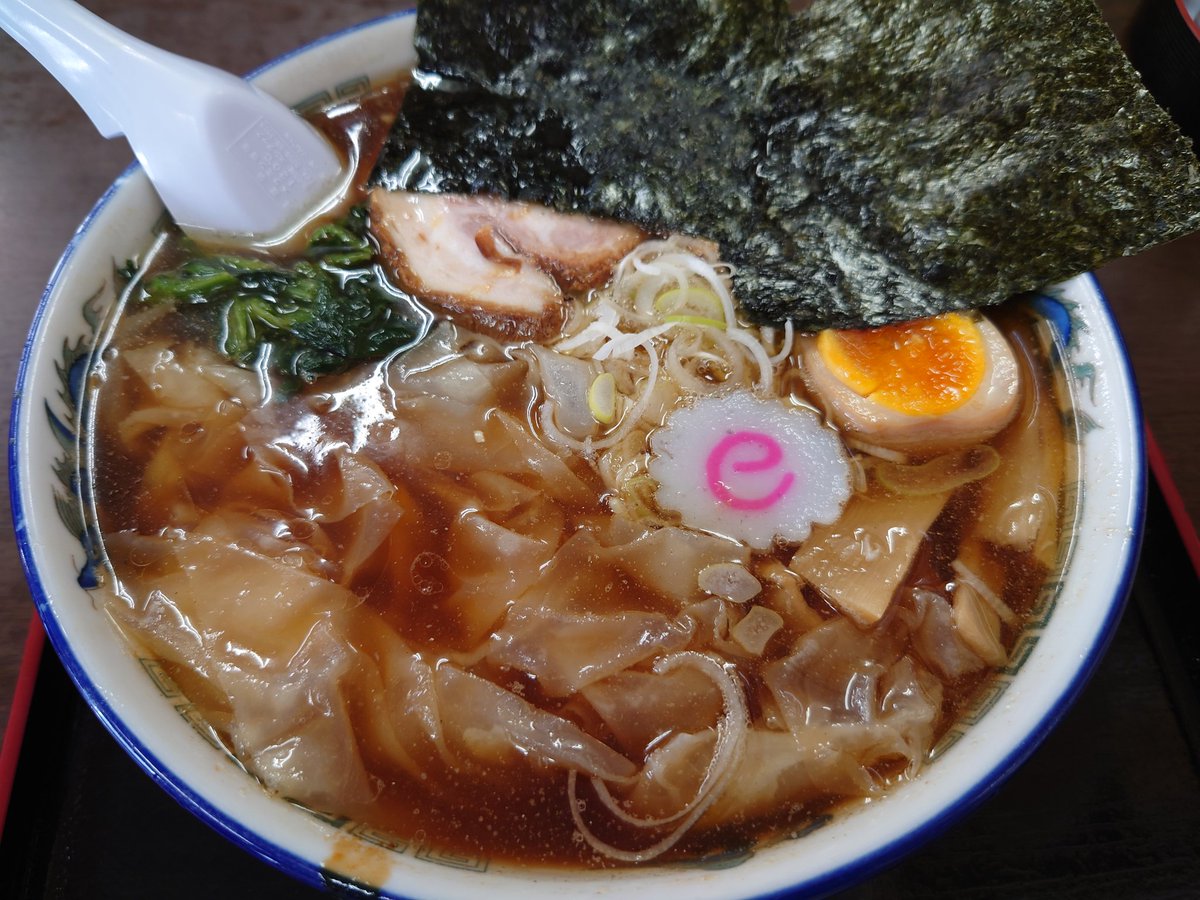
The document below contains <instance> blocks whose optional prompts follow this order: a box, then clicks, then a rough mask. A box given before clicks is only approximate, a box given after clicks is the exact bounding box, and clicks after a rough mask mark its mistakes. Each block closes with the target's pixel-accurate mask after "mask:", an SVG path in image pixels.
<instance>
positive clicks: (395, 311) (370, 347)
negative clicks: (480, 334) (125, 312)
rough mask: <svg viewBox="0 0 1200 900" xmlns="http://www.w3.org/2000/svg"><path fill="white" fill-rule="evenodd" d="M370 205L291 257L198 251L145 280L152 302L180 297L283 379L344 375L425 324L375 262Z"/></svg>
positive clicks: (246, 358)
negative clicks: (369, 226) (282, 259)
mask: <svg viewBox="0 0 1200 900" xmlns="http://www.w3.org/2000/svg"><path fill="white" fill-rule="evenodd" d="M366 231H367V225H366V211H365V210H364V209H363V208H362V207H356V208H355V209H354V210H353V211H352V212H351V213H350V214H349V215H348V216H347V217H346V218H345V219H343V220H342V221H340V222H334V223H330V224H327V225H323V226H321V227H320V228H318V229H317V230H316V231H315V232H314V233H313V235H312V237H311V238H310V239H309V243H308V246H307V248H306V249H305V251H304V253H303V254H302V255H301V258H300V259H299V260H298V261H296V262H294V263H291V264H281V263H278V262H275V261H272V260H266V259H259V258H257V257H252V256H241V255H230V254H216V255H210V256H194V257H193V258H191V259H188V260H187V261H185V262H184V263H182V264H181V265H179V266H177V267H175V268H173V269H170V270H168V271H164V272H159V273H157V274H155V275H153V276H151V277H150V278H148V279H146V281H145V282H144V283H143V284H142V286H141V292H140V297H141V301H142V302H145V303H166V302H173V303H175V304H176V305H177V307H178V308H179V309H180V310H182V311H183V312H185V314H187V313H189V312H191V314H193V315H199V316H203V317H206V318H207V320H208V321H207V324H208V326H209V327H210V328H211V329H212V331H213V333H215V334H216V336H217V339H216V345H217V349H218V350H220V351H221V352H222V353H223V354H225V355H226V356H227V357H229V359H231V360H232V361H234V362H236V363H237V364H238V365H240V366H245V367H265V368H267V369H269V370H270V371H271V372H273V373H274V374H275V375H277V376H278V377H280V378H281V380H282V381H283V383H284V384H285V386H288V387H294V386H296V385H297V384H299V383H302V382H303V383H308V382H312V381H314V380H316V379H317V378H319V377H320V376H322V375H329V374H335V373H338V372H343V371H345V370H346V369H349V368H350V367H352V366H354V365H355V364H357V363H360V362H366V361H369V360H374V359H380V358H382V357H385V356H387V355H389V354H391V353H393V352H396V351H398V350H401V349H405V348H407V347H409V346H411V345H412V344H413V343H414V341H415V340H416V339H417V337H418V336H419V333H420V330H421V328H420V323H419V322H417V321H414V318H413V317H412V316H411V315H410V314H408V313H407V311H406V310H405V309H404V304H403V302H402V298H401V297H399V296H398V295H397V294H396V292H395V290H394V289H393V288H390V287H389V286H387V283H386V281H385V280H384V278H383V276H382V274H381V273H380V271H379V270H378V268H377V267H376V266H375V265H374V263H373V251H372V248H371V244H370V242H369V240H368V239H367V234H366Z"/></svg>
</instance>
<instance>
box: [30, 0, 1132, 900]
mask: <svg viewBox="0 0 1200 900" xmlns="http://www.w3.org/2000/svg"><path fill="white" fill-rule="evenodd" d="M414 12H415V10H412V9H406V10H400V11H398V12H394V13H390V14H388V15H384V16H380V17H376V18H373V19H369V20H367V21H364V22H361V23H359V24H357V25H352V26H350V27H348V28H345V29H342V30H340V31H337V32H334V33H331V34H329V35H325V36H323V37H321V38H318V39H317V40H314V41H312V42H310V43H308V44H305V45H303V46H301V47H298V48H296V49H295V50H292V51H290V52H288V53H285V54H283V55H282V56H279V57H277V58H275V59H273V60H271V61H270V62H268V63H266V64H264V65H262V66H260V67H258V68H256V69H254V70H253V71H252V72H250V73H249V74H248V75H247V76H246V77H247V78H254V77H257V76H259V75H261V74H263V73H265V72H267V71H269V70H271V69H274V68H275V67H276V66H279V65H280V64H282V63H284V62H287V61H288V60H290V59H292V58H293V57H295V56H298V55H300V54H303V53H307V52H309V51H311V50H313V49H314V48H316V47H319V46H321V45H322V44H325V43H328V42H330V41H335V40H339V39H341V38H344V37H346V36H348V35H351V34H353V33H355V32H358V31H360V30H364V29H370V28H374V27H377V26H378V25H380V24H382V23H384V22H389V21H392V20H395V19H400V18H404V17H406V16H411V15H413V14H414ZM139 168H140V167H139V165H138V164H137V163H133V164H131V165H130V166H129V167H128V168H127V169H126V170H125V171H124V172H122V173H121V175H120V176H118V178H117V179H116V180H115V181H114V182H113V184H112V185H111V186H110V187H109V188H108V190H106V191H105V193H104V194H103V196H101V198H100V199H99V200H98V201H97V202H96V204H95V205H94V206H93V207H92V209H91V210H90V211H89V212H88V214H87V216H86V217H85V218H84V220H83V222H82V223H81V224H80V225H79V227H78V228H77V229H76V231H75V233H74V235H73V236H72V238H71V240H70V242H69V243H68V244H67V247H66V249H65V250H64V252H63V254H62V256H61V257H60V258H59V260H58V263H57V264H56V265H55V267H54V270H53V272H52V273H51V276H50V280H49V282H48V284H47V287H46V289H45V291H44V292H43V294H42V298H41V301H40V302H39V304H38V308H37V310H36V312H35V314H34V319H33V322H32V324H31V326H30V331H29V336H28V337H27V339H26V341H25V346H24V348H23V350H22V354H21V359H20V363H19V367H18V371H17V381H16V390H15V393H14V397H13V404H12V416H11V420H10V427H9V460H8V474H9V484H10V488H11V490H10V497H11V504H12V518H13V530H14V534H15V537H16V542H17V548H18V552H19V555H20V558H21V562H22V566H23V568H24V570H25V577H26V580H27V582H28V583H29V587H30V591H31V593H32V594H33V598H34V604H35V606H36V609H37V611H38V614H39V616H40V617H41V620H42V623H43V626H44V627H45V629H46V634H47V636H48V638H49V640H50V644H51V646H52V647H53V648H54V650H55V652H56V653H57V654H58V657H59V659H60V660H62V663H63V666H64V668H65V669H66V671H67V673H68V675H69V676H70V678H71V680H72V681H73V682H74V683H75V686H76V688H77V689H78V690H79V692H80V693H81V694H82V695H83V697H84V700H85V702H86V703H87V704H88V706H89V707H91V709H92V710H93V711H94V712H95V714H96V716H97V717H98V718H99V720H100V722H101V723H102V724H103V726H104V727H105V728H106V729H107V730H108V731H109V733H111V734H112V736H113V737H114V738H115V739H116V741H117V743H118V744H120V745H121V747H122V748H124V750H125V751H126V752H127V753H128V754H129V755H130V757H131V758H133V760H134V761H135V762H136V763H137V764H138V766H140V767H141V768H142V769H143V770H144V771H145V772H146V773H147V774H148V775H149V776H150V777H151V778H152V779H153V780H154V781H155V782H157V783H158V784H159V785H160V786H161V787H162V788H163V789H164V790H165V791H166V792H167V793H168V794H169V795H170V796H171V797H172V798H173V799H174V800H175V801H176V802H178V803H179V804H180V805H181V806H183V807H184V808H185V809H187V810H188V811H189V812H190V813H192V814H193V815H195V816H196V817H197V818H198V819H200V820H201V821H203V822H204V823H205V824H207V825H208V826H210V827H211V828H213V829H214V830H216V831H217V832H218V833H220V834H222V835H224V836H225V837H226V838H227V839H229V840H231V841H232V842H233V843H234V844H236V845H238V846H239V847H241V848H242V849H243V850H246V851H247V852H249V853H251V854H252V855H253V856H255V857H257V858H259V859H261V860H263V861H264V862H266V863H268V864H270V865H271V866H273V867H275V868H277V869H279V870H280V871H282V872H284V873H286V874H288V875H290V876H292V877H294V878H296V879H298V880H299V881H301V882H304V883H306V884H309V885H311V886H315V887H321V888H324V887H328V881H327V877H328V876H329V875H331V874H332V873H326V872H325V870H324V869H323V868H322V867H320V866H319V865H316V864H314V863H313V862H311V861H309V860H307V859H304V858H302V857H300V856H298V855H296V854H294V853H292V852H291V851H288V850H285V849H283V848H282V847H279V846H278V845H276V844H274V843H272V842H271V841H270V840H268V839H266V838H264V837H263V836H262V835H260V834H258V833H257V832H254V831H251V830H249V829H246V828H243V827H242V826H241V825H240V824H239V823H238V822H237V821H236V820H234V819H232V818H230V817H229V816H226V815H225V814H223V813H221V812H220V811H218V810H217V809H216V808H215V807H214V806H212V805H211V804H209V803H208V802H207V801H206V800H205V799H204V798H203V797H202V796H200V794H198V793H197V792H196V791H194V790H192V789H191V788H190V787H189V786H188V783H187V781H186V780H185V779H182V778H180V777H179V776H177V775H176V774H175V772H174V771H172V769H171V768H170V767H169V766H167V765H166V764H164V763H163V762H162V760H160V759H159V758H158V757H157V756H155V755H154V754H152V753H151V752H149V751H148V750H147V749H146V748H145V747H144V746H143V745H142V744H141V743H140V742H139V741H138V740H137V738H136V737H135V736H134V734H133V733H132V732H131V731H130V730H129V729H128V728H127V727H126V726H125V724H124V722H123V721H122V720H121V718H120V716H119V715H118V714H117V713H116V712H115V710H114V709H113V708H112V707H111V705H110V704H109V703H108V702H107V701H106V700H105V699H104V697H103V695H102V694H101V692H100V691H99V690H98V689H97V688H96V686H95V685H94V684H93V683H92V681H91V680H90V679H89V678H88V675H87V673H86V671H84V669H83V667H82V666H81V665H80V663H79V662H78V660H77V659H76V657H75V655H74V653H73V652H72V649H71V646H70V644H69V642H68V641H67V638H66V635H65V634H64V633H63V631H62V629H61V627H60V625H59V623H58V622H57V620H56V618H55V616H54V613H53V611H52V609H51V604H50V599H49V596H48V594H47V592H46V590H45V588H44V587H43V585H42V582H41V579H40V577H39V575H38V572H37V569H36V566H35V564H34V559H33V552H32V548H31V546H30V540H29V534H28V530H27V526H26V524H25V512H24V507H23V505H22V499H21V498H22V490H21V484H20V478H19V466H18V459H17V457H18V454H17V445H18V425H19V423H20V421H21V416H22V408H23V400H24V387H25V384H26V379H27V375H28V368H29V364H30V358H31V355H32V352H33V343H34V338H35V336H36V334H37V333H38V331H39V328H40V326H41V323H42V320H43V319H44V318H45V316H46V315H47V312H48V307H49V301H50V296H51V294H52V293H53V291H54V288H55V287H56V285H57V283H58V281H59V278H60V277H61V275H62V273H63V271H64V269H65V267H66V265H67V263H68V262H69V260H70V259H71V257H72V256H73V255H74V252H75V250H76V248H77V246H78V244H79V242H80V241H81V240H82V239H83V237H84V236H85V234H86V233H87V231H88V230H89V228H90V227H91V225H92V223H93V222H94V220H95V219H96V217H97V216H98V215H99V214H100V212H101V211H102V210H103V208H104V207H105V206H106V205H107V204H108V203H109V201H110V200H111V198H112V197H113V195H114V194H115V193H116V192H117V191H119V190H120V189H121V188H122V187H123V185H124V184H125V182H126V181H128V180H129V178H131V177H133V175H134V174H135V173H136V172H137V171H138V169H139ZM1086 277H1087V278H1088V279H1089V280H1090V282H1091V286H1092V288H1093V289H1094V290H1095V291H1096V294H1097V295H1098V297H1099V299H1100V303H1099V307H1100V309H1101V310H1102V312H1103V313H1104V315H1105V316H1106V317H1107V320H1108V324H1109V330H1110V333H1111V334H1112V335H1113V337H1114V340H1115V341H1116V344H1117V351H1118V353H1117V357H1118V359H1119V361H1120V363H1121V371H1120V373H1119V374H1120V376H1121V377H1122V379H1123V381H1124V383H1126V384H1128V385H1129V387H1130V402H1131V407H1132V412H1133V421H1134V424H1133V426H1132V427H1133V431H1134V434H1133V437H1134V441H1133V452H1134V463H1135V466H1134V469H1135V471H1134V478H1135V482H1134V495H1135V505H1134V508H1133V510H1132V519H1133V521H1132V525H1133V532H1132V535H1131V539H1130V544H1131V550H1130V552H1129V554H1128V556H1127V558H1126V563H1125V567H1124V571H1123V572H1122V574H1121V579H1120V581H1119V583H1118V585H1117V587H1116V589H1115V592H1114V594H1113V598H1112V602H1111V604H1110V606H1109V610H1108V614H1107V616H1106V617H1105V620H1104V622H1103V623H1102V625H1101V627H1100V629H1099V630H1098V631H1097V637H1096V640H1095V642H1094V643H1093V644H1092V646H1091V648H1090V650H1089V652H1088V655H1087V657H1086V658H1085V659H1084V660H1083V661H1082V663H1081V664H1080V666H1079V667H1078V668H1077V670H1076V672H1075V676H1074V678H1073V679H1072V681H1071V682H1070V683H1069V684H1068V685H1067V686H1066V687H1065V689H1064V690H1063V691H1062V693H1061V694H1060V695H1059V697H1058V699H1057V700H1056V702H1055V703H1054V704H1053V705H1052V706H1051V707H1050V708H1049V709H1048V710H1047V711H1046V713H1045V714H1044V715H1043V717H1042V718H1041V720H1040V721H1039V722H1038V723H1037V726H1036V727H1035V728H1033V729H1032V730H1031V731H1030V733H1029V734H1028V735H1027V736H1026V738H1025V739H1024V740H1023V741H1022V742H1021V743H1020V744H1018V745H1017V746H1016V747H1015V748H1014V749H1013V750H1012V751H1011V752H1010V753H1009V754H1008V755H1007V756H1006V757H1005V758H1004V759H1002V760H1001V761H1000V762H999V763H998V764H997V765H996V766H994V767H993V768H992V769H991V770H990V771H989V772H987V773H986V774H984V775H983V776H981V777H980V778H979V779H978V780H977V781H976V782H975V783H974V784H973V785H972V786H971V787H970V788H969V789H968V790H966V791H965V792H963V794H962V795H961V796H960V797H959V799H958V800H957V801H956V802H955V803H953V804H951V805H949V806H947V807H946V808H944V809H943V810H941V811H940V812H939V813H938V814H937V815H936V816H934V817H932V818H930V819H927V820H926V821H924V822H923V823H921V824H920V825H918V826H917V827H915V828H914V829H913V830H911V831H909V832H907V833H906V834H904V835H903V836H901V837H899V838H897V839H895V840H893V841H892V842H891V843H889V844H886V845H884V846H882V847H879V848H877V849H875V850H874V851H872V852H870V853H867V854H864V855H863V856H860V857H858V858H856V859H855V860H853V861H851V862H849V863H847V864H845V865H843V866H841V867H840V868H837V869H833V870H830V871H828V872H824V873H822V874H820V875H817V876H815V877H813V878H811V879H809V880H807V881H804V882H800V883H797V884H794V885H790V886H788V887H787V888H784V889H781V890H778V891H769V892H766V893H763V894H760V895H758V896H759V897H760V898H775V897H788V896H796V895H799V894H802V895H803V896H823V895H827V894H829V893H833V892H835V891H837V890H841V889H844V888H847V887H849V886H851V885H852V884H856V883H859V882H861V881H863V880H865V879H867V878H869V877H871V876H872V875H875V874H877V873H878V872H880V871H882V870H883V869H885V868H887V867H889V866H891V865H893V864H895V863H896V862H898V861H899V860H900V859H901V858H903V857H905V856H907V855H909V854H910V853H912V852H913V851H914V850H916V849H917V848H918V847H920V846H921V845H923V844H925V843H926V842H928V841H930V840H932V839H933V838H935V837H937V836H938V835H939V834H941V833H943V832H944V831H945V830H946V829H947V828H949V827H950V826H951V825H953V824H954V823H955V822H957V821H959V820H960V819H961V818H963V817H964V816H966V815H967V814H968V813H969V812H971V811H972V810H974V809H975V808H977V807H978V806H979V805H980V804H981V803H983V802H984V801H985V800H987V799H988V798H990V797H991V796H992V795H994V794H995V792H996V791H997V790H998V789H999V788H1000V787H1001V785H1002V784H1003V783H1004V782H1005V781H1006V780H1007V779H1008V778H1009V777H1010V776H1011V775H1012V774H1013V772H1015V771H1016V770H1017V769H1018V768H1019V767H1020V766H1021V765H1022V764H1023V763H1024V762H1025V761H1026V760H1027V759H1028V758H1029V757H1030V756H1031V755H1032V754H1033V752H1034V751H1035V750H1036V749H1037V747H1038V746H1040V744H1041V743H1042V741H1043V740H1045V738H1046V736H1047V735H1048V734H1049V733H1050V731H1051V730H1053V728H1054V727H1055V726H1056V725H1057V723H1058V722H1059V720H1060V719H1061V718H1062V717H1063V715H1064V714H1065V713H1066V711H1067V710H1068V709H1069V707H1070V706H1071V704H1072V703H1074V702H1075V700H1076V699H1077V698H1078V696H1079V694H1080V693H1081V692H1082V691H1083V688H1084V686H1085V685H1086V684H1087V682H1088V680H1089V679H1090V678H1091V676H1092V675H1093V674H1094V672H1095V670H1096V668H1097V666H1098V665H1099V663H1100V660H1101V659H1102V658H1103V656H1104V653H1105V651H1106V649H1107V648H1108V645H1109V644H1110V643H1111V641H1112V638H1113V636H1114V634H1115V632H1116V626H1117V624H1118V622H1119V621H1120V619H1121V616H1122V615H1123V613H1124V609H1125V606H1126V603H1127V600H1128V596H1129V592H1130V589H1131V588H1132V584H1133V577H1134V574H1135V572H1136V569H1137V563H1138V558H1139V555H1140V549H1141V542H1142V537H1143V533H1144V524H1145V509H1146V478H1147V474H1146V450H1145V436H1144V433H1143V430H1142V428H1141V424H1140V423H1141V422H1142V406H1141V399H1140V396H1139V394H1138V391H1137V387H1136V384H1135V380H1134V376H1133V371H1132V366H1131V364H1130V359H1129V353H1128V349H1127V347H1126V344H1125V341H1124V338H1123V336H1122V335H1121V333H1120V331H1119V329H1118V328H1117V324H1116V321H1115V319H1114V317H1113V314H1112V310H1111V307H1110V305H1109V303H1108V300H1107V298H1106V297H1105V296H1104V292H1103V291H1102V290H1101V288H1100V285H1099V283H1098V282H1097V281H1096V278H1095V276H1094V275H1090V274H1089V275H1087V276H1086ZM333 877H334V878H335V879H336V880H339V881H341V880H345V879H344V878H340V877H339V876H336V875H334V876H333ZM373 895H374V896H378V897H380V898H389V900H405V898H404V896H403V895H400V894H394V893H390V892H387V891H380V890H379V889H374V891H373Z"/></svg>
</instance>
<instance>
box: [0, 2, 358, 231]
mask: <svg viewBox="0 0 1200 900" xmlns="http://www.w3.org/2000/svg"><path fill="white" fill-rule="evenodd" d="M0 28H3V29H4V30H5V31H7V32H8V33H9V34H10V35H12V37H13V38H15V39H16V40H17V41H18V42H19V43H20V44H21V45H22V46H24V47H25V49H26V50H28V51H29V52H30V53H32V54H33V56H34V57H36V58H37V60H38V61H39V62H40V63H41V64H42V65H43V66H45V67H46V69H47V70H49V72H50V73H51V74H52V75H53V76H54V77H55V78H57V79H58V81H59V82H60V83H61V84H62V85H63V87H65V88H66V89H67V90H68V91H70V93H71V95H72V96H73V97H74V98H75V99H76V100H77V101H78V103H79V105H80V106H82V107H83V109H84V112H86V113H87V114H88V116H89V117H90V118H91V120H92V122H93V123H94V124H95V126H96V127H97V128H98V129H99V130H100V133H101V134H102V135H103V136H104V137H106V138H111V137H116V136H117V135H119V134H124V135H125V137H126V138H127V139H128V140H129V143H130V145H131V146H132V147H133V152H134V154H135V155H136V156H137V158H138V161H139V162H140V163H141V164H142V167H143V168H144V169H145V170H146V174H147V175H149V176H150V180H151V181H152V182H153V183H154V186H155V188H157V190H158V193H159V196H160V197H162V200H163V202H164V203H165V204H166V206H167V209H169V210H170V212H171V215H172V216H173V217H174V218H175V221H176V222H178V223H179V224H180V225H181V226H182V227H184V228H185V229H186V230H188V231H189V233H193V234H195V235H196V236H198V237H204V238H206V239H220V238H233V239H236V240H239V241H264V242H269V241H270V240H272V239H276V238H279V237H282V236H283V234H284V233H285V232H287V231H289V230H291V229H292V228H294V227H295V226H296V225H297V224H298V223H301V222H303V221H304V220H305V219H307V218H309V217H310V216H311V215H312V214H314V213H315V212H317V211H318V210H319V209H320V208H321V207H322V206H324V205H325V204H326V202H327V201H328V200H330V199H331V197H332V195H333V194H334V193H335V192H336V191H337V190H338V188H339V187H340V186H341V182H342V180H343V179H342V176H343V173H342V163H341V160H340V159H339V158H338V155H337V153H336V152H335V151H334V150H333V148H332V147H331V146H330V145H329V144H328V142H327V141H326V140H325V139H324V138H323V137H322V136H321V135H320V134H319V133H318V132H317V130H316V129H315V128H313V127H312V126H311V125H310V124H309V123H307V122H305V121H304V120H303V119H301V118H300V117H299V116H297V115H296V114H295V113H294V112H292V110H290V109H289V108H288V107H287V106H285V105H284V104H283V103H281V102H280V101H278V100H276V99H275V98H273V97H270V96H268V95H267V94H265V93H263V92H262V91H260V90H259V89H258V88H256V87H254V86H253V85H250V84H249V83H247V82H245V81H243V80H242V79H240V78H237V77H236V76H234V75H231V74H229V73H228V72H223V71H221V70H220V69H216V68H213V67H212V66H207V65H204V64H203V63H198V62H195V61H194V60H190V59H185V58H183V57H181V56H176V55H175V54H173V53H167V52H166V51H164V50H160V49H158V48H157V47H153V46H151V45H150V44H147V43H146V42H145V41H140V40H138V39H137V38H134V37H131V36H130V35H127V34H125V33H124V32H123V31H120V30H119V29H117V28H114V27H113V26H111V25H109V24H108V23H107V22H105V21H104V20H103V19H101V18H99V17H98V16H96V15H94V14H93V13H91V12H88V11H87V10H86V9H84V8H83V7H81V6H79V5H78V4H76V3H74V2H72V0H0Z"/></svg>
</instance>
